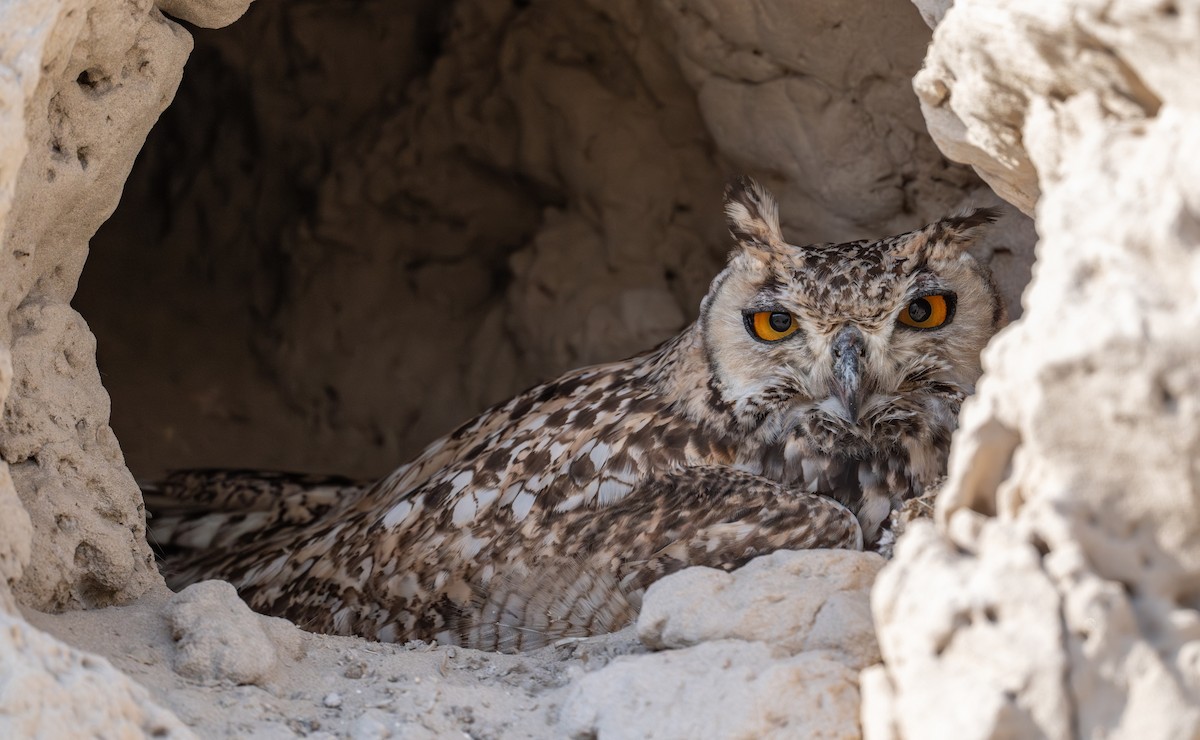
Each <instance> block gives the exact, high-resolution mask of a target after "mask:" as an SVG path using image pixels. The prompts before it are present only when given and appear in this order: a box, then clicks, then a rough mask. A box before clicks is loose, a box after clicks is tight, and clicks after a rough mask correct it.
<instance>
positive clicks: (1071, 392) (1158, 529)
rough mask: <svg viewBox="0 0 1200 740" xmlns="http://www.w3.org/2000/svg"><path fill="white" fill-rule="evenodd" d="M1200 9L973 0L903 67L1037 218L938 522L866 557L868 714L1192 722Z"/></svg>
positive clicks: (1083, 728)
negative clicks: (914, 70)
mask: <svg viewBox="0 0 1200 740" xmlns="http://www.w3.org/2000/svg"><path fill="white" fill-rule="evenodd" d="M1198 21H1200V5H1197V4H1196V3H1181V4H1172V5H1169V6H1162V5H1153V4H1149V5H1148V4H1144V3H1138V2H1125V1H1118V2H1113V3H1096V2H1090V1H1088V0H1077V1H1074V2H1065V3H1052V4H1046V3H1037V2H1032V1H1027V0H1008V1H1006V2H988V3H982V2H973V1H971V0H965V1H963V2H958V3H956V5H955V6H954V7H953V8H952V9H951V10H950V11H949V12H948V13H947V14H946V15H945V17H944V18H943V19H942V22H941V24H940V25H939V26H938V28H937V31H936V33H935V38H934V43H933V45H932V46H931V48H930V52H929V58H928V60H927V65H926V69H925V70H924V71H923V72H922V73H921V74H920V75H919V76H918V78H917V80H916V81H915V85H916V87H917V89H918V93H919V94H920V95H921V97H922V103H923V108H924V110H925V112H926V115H927V116H928V117H929V120H930V128H931V131H932V133H933V134H934V136H935V138H937V140H938V141H939V144H940V145H942V146H943V149H944V150H945V151H946V152H947V154H948V155H950V156H953V157H956V158H965V159H968V161H970V162H971V163H972V164H974V165H975V166H976V167H977V168H978V169H979V170H980V172H981V173H984V174H985V176H986V177H987V179H988V180H989V182H991V183H992V184H993V185H994V186H995V187H996V188H997V190H998V192H1000V193H1001V194H1003V195H1005V197H1008V198H1009V199H1011V200H1013V201H1014V202H1016V203H1018V204H1019V205H1022V207H1023V208H1025V209H1026V210H1028V211H1032V210H1033V209H1034V206H1035V205H1036V211H1037V213H1038V232H1039V235H1040V237H1041V242H1040V243H1039V244H1038V247H1037V252H1038V256H1039V262H1038V266H1037V271H1036V276H1035V278H1034V281H1033V282H1032V283H1031V284H1030V286H1029V288H1028V289H1027V290H1026V292H1025V314H1024V316H1023V317H1022V320H1021V321H1020V322H1019V323H1017V324H1015V325H1013V326H1012V327H1010V328H1009V329H1008V330H1006V331H1005V332H1003V333H1002V334H1000V335H998V336H997V338H996V339H995V341H993V343H992V344H991V345H990V346H989V347H988V349H987V351H986V352H985V356H984V365H985V369H986V373H985V376H984V378H983V380H982V381H981V383H980V385H979V389H978V393H977V395H976V396H975V397H974V398H973V399H971V400H970V401H969V402H968V403H967V404H966V405H965V406H964V409H963V414H962V419H961V426H960V429H959V432H958V434H957V435H956V438H955V444H954V446H953V449H952V452H951V458H950V470H949V475H948V478H947V482H946V484H945V486H944V488H943V491H942V495H941V497H940V498H939V500H938V503H937V507H936V510H935V522H936V529H932V528H930V527H929V526H928V525H927V526H924V527H920V526H917V525H914V528H913V530H912V531H911V532H910V533H909V534H908V535H906V537H905V538H903V539H902V540H901V541H900V543H899V546H898V548H897V551H896V557H895V559H894V560H893V561H892V562H891V563H890V564H889V565H888V566H887V567H886V568H885V569H884V570H883V572H882V573H881V574H880V576H879V579H878V581H877V585H876V588H875V592H874V594H873V600H874V604H875V618H876V624H877V627H878V630H879V641H880V649H881V651H882V653H883V656H884V661H885V665H886V669H885V670H886V675H880V674H879V673H878V672H876V673H875V674H874V675H873V677H872V679H871V680H870V681H869V682H864V685H863V691H864V701H865V704H866V705H867V706H873V707H875V708H876V710H875V711H880V712H889V713H890V717H886V718H879V719H878V721H876V719H872V721H871V722H867V723H865V725H866V727H867V729H868V730H869V731H870V732H872V733H875V732H879V733H880V735H878V736H882V737H890V736H893V735H891V734H889V733H891V732H892V731H895V732H898V733H899V734H898V736H900V737H917V736H950V735H953V736H968V737H969V736H984V735H987V734H989V733H996V734H1010V735H1011V734H1018V735H1038V736H1042V737H1123V736H1133V735H1136V736H1138V737H1163V738H1167V737H1195V736H1197V735H1198V734H1200V661H1198V660H1197V658H1196V654H1197V651H1196V650H1195V648H1194V646H1195V645H1196V644H1197V640H1198V639H1200V601H1198V600H1197V598H1196V588H1195V576H1194V574H1195V573H1196V572H1197V568H1198V567H1200V476H1198V475H1197V472H1196V467H1195V459H1196V451H1197V450H1200V339H1198V337H1200V318H1198V317H1200V312H1198V311H1197V305H1198V304H1200V282H1198V280H1200V278H1198V277H1197V276H1198V275H1200V271H1198V269H1197V265H1198V264H1200V263H1198V262H1197V259H1198V258H1197V251H1196V244H1197V243H1200V226H1197V224H1200V218H1198V215H1197V214H1200V164H1198V163H1200V97H1198V96H1197V93H1196V88H1195V86H1194V85H1187V84H1183V82H1182V81H1183V80H1188V79H1193V78H1194V75H1196V74H1198V73H1200V22H1198ZM942 88H944V89H942ZM931 92H932V93H936V94H934V95H931V94H930V93H931ZM943 124H945V125H943ZM956 666H957V667H958V669H956V668H955V667H956ZM968 667H969V670H970V675H971V677H972V680H971V681H964V680H963V678H962V676H963V675H964V674H963V670H965V669H967V668H968ZM936 706H941V707H953V708H954V711H941V712H935V711H934V709H935V707H936ZM889 728H890V729H889Z"/></svg>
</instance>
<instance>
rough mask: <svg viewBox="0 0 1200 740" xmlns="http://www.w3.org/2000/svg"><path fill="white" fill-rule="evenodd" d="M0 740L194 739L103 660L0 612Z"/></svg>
mask: <svg viewBox="0 0 1200 740" xmlns="http://www.w3.org/2000/svg"><path fill="white" fill-rule="evenodd" d="M0 737H13V738H15V737H156V738H178V739H180V740H183V739H185V738H194V737H195V735H193V734H192V732H191V731H190V730H188V729H187V727H185V726H184V725H183V723H181V722H180V721H179V719H178V718H176V717H175V715H174V714H172V713H171V712H169V711H168V710H166V709H163V708H162V707H161V706H159V705H158V704H156V703H155V702H154V701H152V700H151V699H150V695H149V693H147V691H146V689H144V688H142V687H141V686H140V685H138V684H137V683H136V682H134V681H132V680H130V679H129V678H127V677H126V676H125V675H124V674H122V673H121V672H120V671H118V670H117V669H115V668H113V667H112V665H111V664H110V663H109V662H108V661H107V660H105V659H104V658H101V657H99V656H96V655H90V654H88V653H84V652H81V651H79V650H75V649H73V648H70V647H67V646H66V645H64V644H62V643H61V642H59V641H57V640H55V639H54V638H52V637H50V636H49V635H46V634H45V633H43V632H40V631H38V630H36V629H34V628H33V627H30V626H29V625H28V624H26V623H25V622H24V621H23V620H21V619H20V618H17V617H13V616H10V615H8V614H4V613H3V612H0Z"/></svg>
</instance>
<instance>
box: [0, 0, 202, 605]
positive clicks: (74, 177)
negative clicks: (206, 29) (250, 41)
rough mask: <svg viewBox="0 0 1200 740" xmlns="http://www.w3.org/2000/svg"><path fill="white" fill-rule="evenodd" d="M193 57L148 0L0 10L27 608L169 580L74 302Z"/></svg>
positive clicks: (0, 304) (7, 426) (1, 332)
mask: <svg viewBox="0 0 1200 740" xmlns="http://www.w3.org/2000/svg"><path fill="white" fill-rule="evenodd" d="M190 48H191V39H190V37H189V36H188V35H187V34H186V33H185V32H184V31H183V30H182V29H180V28H179V27H178V26H177V25H175V24H173V23H171V22H169V21H166V20H165V19H164V18H163V17H162V16H161V15H160V14H159V13H158V11H157V10H155V9H154V7H153V6H152V5H151V4H150V2H149V1H148V0H119V1H118V2H110V3H92V2H88V1H87V0H63V1H61V2H32V1H23V2H15V3H13V2H10V3H5V4H4V5H3V6H0V133H2V134H3V135H2V136H0V316H3V317H4V318H3V319H2V320H0V342H4V343H6V344H8V346H9V347H10V349H11V352H12V367H13V373H14V374H13V384H12V392H11V393H10V394H9V398H8V402H7V405H6V407H5V409H6V410H5V414H4V417H3V419H2V420H0V458H2V459H3V461H4V462H6V463H7V464H8V466H9V468H10V472H11V475H12V480H13V483H14V484H15V488H16V491H17V493H18V494H19V496H20V498H21V502H22V505H23V507H24V508H25V509H26V512H27V514H28V516H29V518H30V520H31V521H32V526H33V529H34V532H35V533H36V536H34V537H33V538H32V540H31V548H30V555H29V565H28V567H27V568H25V570H24V574H23V576H22V577H21V578H20V579H19V580H17V581H15V583H14V585H13V588H14V592H15V594H16V595H17V597H18V599H19V600H21V601H22V602H23V603H25V604H27V605H29V606H34V607H37V608H41V609H63V608H71V607H78V606H96V605H103V604H110V603H114V602H118V601H123V600H127V599H129V598H132V597H134V596H137V595H138V594H140V593H142V592H143V591H145V589H146V588H147V587H149V586H150V585H151V584H153V583H155V582H160V578H159V576H158V573H157V572H156V571H155V569H154V564H153V561H152V558H151V555H150V550H149V548H148V547H147V545H146V542H145V532H144V522H143V513H142V509H141V498H140V495H139V493H138V490H137V486H136V485H135V484H134V481H133V478H132V477H131V476H130V474H129V472H128V470H126V468H125V465H124V461H123V459H122V457H121V453H120V450H119V448H118V447H117V443H116V439H115V438H114V437H113V434H112V432H111V430H110V429H109V427H108V398H107V394H106V393H105V392H104V389H103V388H102V387H101V385H100V378H99V374H98V373H97V370H96V364H95V363H96V359H95V342H94V339H93V338H92V337H91V335H90V333H89V331H88V329H87V326H86V325H85V324H84V323H83V320H82V319H81V318H80V317H79V315H78V314H76V313H75V312H74V311H73V310H72V309H71V308H70V306H69V301H70V300H71V297H72V294H73V293H74V290H75V282H76V280H77V278H78V276H79V272H80V270H81V269H82V267H83V260H84V258H85V256H86V255H87V251H88V248H87V247H88V240H89V239H90V238H91V236H92V234H93V233H95V231H96V228H97V227H98V226H99V225H100V223H101V222H102V221H103V220H104V219H105V218H107V217H108V215H109V214H110V213H112V210H113V209H114V208H115V207H116V203H117V198H118V197H119V195H120V192H121V185H122V183H123V182H124V180H125V178H126V176H127V175H128V173H129V169H130V167H131V166H132V164H133V159H134V155H135V154H136V153H137V151H138V149H139V148H140V147H141V144H142V141H143V140H144V138H145V135H146V132H147V131H148V130H149V128H150V126H151V124H153V122H154V121H155V119H156V118H157V117H158V114H159V113H160V112H161V111H162V109H163V108H164V107H166V104H167V102H168V101H169V100H170V98H171V95H172V93H173V92H174V89H175V86H176V85H177V84H178V81H179V76H180V74H181V72H182V67H183V61H184V59H185V58H186V57H187V54H188V51H189V50H190ZM6 505H7V504H6ZM13 521H14V522H19V521H20V517H16V518H14V519H13ZM5 526H7V517H6V522H5ZM14 526H20V525H19V523H18V524H14ZM19 541H20V540H19V538H18V539H15V540H14V542H19ZM7 570H8V569H7V567H6V571H7ZM6 577H8V578H11V577H12V575H11V573H8V572H6Z"/></svg>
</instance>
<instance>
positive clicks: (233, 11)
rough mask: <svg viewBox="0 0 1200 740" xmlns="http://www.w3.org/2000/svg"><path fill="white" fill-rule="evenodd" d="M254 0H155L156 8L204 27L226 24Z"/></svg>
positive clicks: (244, 10) (243, 11)
mask: <svg viewBox="0 0 1200 740" xmlns="http://www.w3.org/2000/svg"><path fill="white" fill-rule="evenodd" d="M253 1H254V0H157V5H158V9H159V10H161V11H162V12H164V13H166V14H167V15H170V16H174V17H176V18H182V19H183V20H185V21H187V22H188V23H194V24H195V25H197V26H202V27H204V28H221V27H223V26H228V25H229V24H230V23H233V22H234V21H236V20H237V19H238V18H241V17H242V14H243V13H245V12H246V9H247V8H249V7H250V3H252V2H253Z"/></svg>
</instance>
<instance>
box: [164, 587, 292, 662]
mask: <svg viewBox="0 0 1200 740" xmlns="http://www.w3.org/2000/svg"><path fill="white" fill-rule="evenodd" d="M163 616H164V617H166V619H167V622H168V623H169V624H170V626H171V637H172V639H174V640H175V660H174V664H175V670H176V672H178V673H179V674H181V675H184V676H187V677H189V678H194V679H196V680H199V681H229V682H232V683H238V684H260V683H262V682H263V681H264V680H266V678H267V677H268V676H269V675H270V674H271V672H272V671H274V670H275V666H276V664H277V663H278V661H279V656H278V653H277V652H276V645H275V642H274V641H273V640H272V639H271V637H270V636H268V633H267V630H266V629H264V625H263V624H262V622H261V621H260V620H262V619H263V617H260V616H259V615H257V614H255V613H254V612H252V611H250V607H248V606H246V603H245V602H244V601H242V600H241V599H240V598H238V595H237V590H236V589H234V587H233V586H232V585H231V584H229V583H228V582H226V581H201V582H200V583H196V584H193V585H191V586H188V587H187V588H185V589H184V590H182V591H180V592H179V593H178V594H176V595H175V596H174V597H173V598H172V599H171V601H170V603H168V604H167V607H166V608H165V609H164V610H163ZM283 621H284V620H278V619H277V620H272V622H273V623H274V624H275V625H277V624H278V623H279V622H283ZM276 628H277V626H273V627H272V628H271V629H272V630H274V629H276ZM293 629H294V628H293ZM289 647H290V648H291V650H290V652H292V655H293V656H295V650H296V648H295V646H294V645H289Z"/></svg>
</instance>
